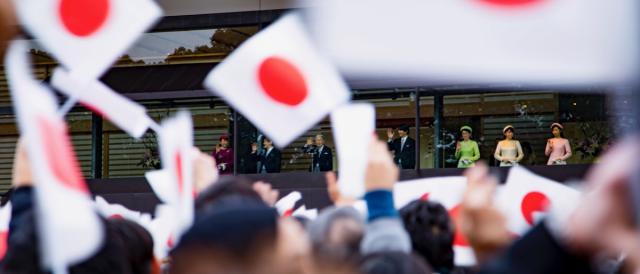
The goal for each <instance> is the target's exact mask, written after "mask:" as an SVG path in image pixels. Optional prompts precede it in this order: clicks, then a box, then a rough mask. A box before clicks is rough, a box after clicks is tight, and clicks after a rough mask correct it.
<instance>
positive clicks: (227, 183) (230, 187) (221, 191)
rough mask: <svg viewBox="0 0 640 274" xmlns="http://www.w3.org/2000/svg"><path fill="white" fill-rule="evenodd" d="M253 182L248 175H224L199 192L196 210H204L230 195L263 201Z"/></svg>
mask: <svg viewBox="0 0 640 274" xmlns="http://www.w3.org/2000/svg"><path fill="white" fill-rule="evenodd" d="M252 184H253V182H252V181H251V180H250V179H249V178H247V177H242V176H237V177H234V176H222V177H220V179H219V180H218V181H217V182H215V183H214V184H212V185H210V186H208V187H207V188H205V189H204V190H202V191H201V192H200V194H198V197H196V201H195V207H196V211H199V210H202V209H204V208H206V207H208V206H210V205H212V204H214V203H216V202H217V201H218V200H220V199H222V198H224V197H227V196H230V195H239V196H243V197H247V198H251V199H254V200H258V201H262V199H261V198H260V195H259V194H258V193H257V192H256V191H255V190H253V187H252Z"/></svg>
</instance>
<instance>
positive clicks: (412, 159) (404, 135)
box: [387, 125, 416, 169]
mask: <svg viewBox="0 0 640 274" xmlns="http://www.w3.org/2000/svg"><path fill="white" fill-rule="evenodd" d="M394 136H395V134H394V132H393V129H387V137H389V139H388V140H387V146H388V147H389V150H390V151H393V152H394V155H395V157H394V159H393V161H394V162H395V163H396V164H397V165H398V166H399V167H400V168H401V169H414V168H415V167H416V141H415V140H413V139H411V137H409V126H406V125H402V126H400V127H398V137H399V138H397V139H395V140H394V139H393V137H394Z"/></svg>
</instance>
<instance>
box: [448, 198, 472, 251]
mask: <svg viewBox="0 0 640 274" xmlns="http://www.w3.org/2000/svg"><path fill="white" fill-rule="evenodd" d="M461 210H462V205H457V206H455V207H453V208H452V209H451V210H449V216H450V217H451V221H452V222H453V224H454V228H455V230H454V231H455V232H454V236H453V245H455V246H469V241H468V240H467V237H465V236H464V233H462V229H461V225H460V217H459V216H460V211H461Z"/></svg>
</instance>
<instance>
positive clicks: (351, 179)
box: [331, 103, 376, 198]
mask: <svg viewBox="0 0 640 274" xmlns="http://www.w3.org/2000/svg"><path fill="white" fill-rule="evenodd" d="M331 126H332V128H333V137H334V140H335V143H336V149H337V150H338V163H339V164H340V174H339V178H338V189H339V190H340V193H342V194H343V195H345V196H348V197H352V198H361V197H362V196H364V192H365V185H364V181H365V173H366V171H367V159H368V158H369V155H368V153H369V145H370V144H371V140H372V135H373V134H374V132H375V126H376V110H375V107H374V106H373V105H372V104H364V103H361V104H346V105H343V106H340V107H338V108H336V109H334V110H333V111H332V112H331Z"/></svg>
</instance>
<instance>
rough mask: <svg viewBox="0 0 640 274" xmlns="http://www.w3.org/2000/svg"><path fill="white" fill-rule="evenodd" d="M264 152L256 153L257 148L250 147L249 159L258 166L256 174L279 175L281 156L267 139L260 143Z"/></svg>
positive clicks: (254, 146)
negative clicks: (257, 162) (254, 161)
mask: <svg viewBox="0 0 640 274" xmlns="http://www.w3.org/2000/svg"><path fill="white" fill-rule="evenodd" d="M262 145H263V147H264V150H263V151H262V152H260V153H258V146H257V145H252V146H251V157H252V158H253V159H255V160H256V161H259V162H260V164H258V173H280V164H281V163H280V162H281V161H282V154H281V153H280V150H278V149H277V148H275V147H274V146H273V142H272V141H271V140H269V138H264V140H263V141H262Z"/></svg>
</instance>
